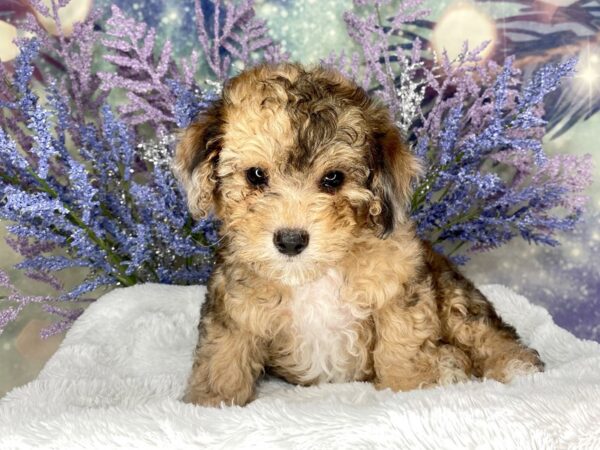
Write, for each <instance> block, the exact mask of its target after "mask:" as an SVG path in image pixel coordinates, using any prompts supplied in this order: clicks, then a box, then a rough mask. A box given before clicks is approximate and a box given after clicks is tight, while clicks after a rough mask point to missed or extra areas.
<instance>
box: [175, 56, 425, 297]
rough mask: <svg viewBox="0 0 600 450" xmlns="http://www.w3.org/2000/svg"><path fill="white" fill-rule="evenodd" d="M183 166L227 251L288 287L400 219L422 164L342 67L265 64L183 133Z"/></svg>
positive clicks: (178, 163)
mask: <svg viewBox="0 0 600 450" xmlns="http://www.w3.org/2000/svg"><path fill="white" fill-rule="evenodd" d="M175 169H176V173H177V174H178V176H179V178H180V179H181V180H182V181H183V183H184V186H185V187H186V190H187V193H188V203H189V207H190V210H191V211H192V213H193V214H194V215H195V216H197V217H202V216H204V215H206V214H207V213H209V212H210V211H214V213H215V214H216V216H217V217H218V218H219V219H220V220H221V221H222V223H223V225H222V229H221V234H222V235H223V236H224V242H225V243H226V250H227V251H228V252H230V253H231V254H233V256H234V258H235V260H236V261H238V262H241V263H245V264H247V265H249V266H251V267H252V268H254V269H255V271H256V272H257V273H259V274H261V275H263V276H267V277H269V278H271V279H277V280H279V281H281V282H283V283H286V284H290V285H298V284H303V283H305V282H307V281H311V280H313V279H315V278H318V277H319V276H320V275H321V274H322V273H323V272H324V271H325V270H326V269H327V268H328V267H330V266H332V265H335V263H336V262H338V261H339V260H340V259H342V258H343V257H344V255H345V254H347V253H348V251H349V250H350V249H351V248H352V245H353V242H355V240H356V237H357V236H358V235H359V234H361V233H364V232H365V231H366V232H370V233H374V234H376V235H377V236H379V237H381V238H384V237H385V236H387V235H388V234H389V233H390V232H392V231H393V229H394V226H395V225H396V223H397V222H398V221H400V220H403V218H404V215H403V214H404V208H405V202H406V200H407V199H408V196H409V191H410V183H411V179H412V177H413V175H414V174H415V172H416V164H415V161H414V159H413V158H412V156H411V155H410V153H409V152H408V151H407V149H406V147H405V146H404V145H403V144H402V142H401V140H400V137H399V135H398V132H397V131H396V129H395V127H394V125H393V124H392V123H391V121H390V118H389V114H388V112H387V110H385V108H383V107H381V106H380V105H378V104H376V103H375V102H373V101H372V100H371V99H369V98H368V97H367V96H366V94H365V93H364V91H363V90H362V89H360V88H358V87H357V86H356V85H354V84H353V83H352V82H350V81H348V80H347V79H345V78H344V77H342V76H341V75H340V74H338V73H337V72H333V71H331V70H326V69H322V68H318V69H314V70H312V71H305V70H304V69H302V68H301V67H300V66H298V65H293V64H280V65H277V66H259V67H256V68H254V69H251V70H248V71H246V72H244V73H242V74H240V75H239V76H237V77H235V78H233V79H232V80H230V82H229V83H227V84H226V86H225V87H224V91H223V98H222V100H220V101H218V102H217V103H215V104H214V105H213V106H212V107H211V108H209V110H207V111H206V112H204V113H203V114H202V115H201V116H200V117H199V118H198V119H197V121H196V122H195V123H194V124H192V125H191V126H190V127H189V128H188V129H187V130H186V131H185V132H184V134H183V136H182V138H181V140H180V143H179V146H178V148H177V154H176V158H175Z"/></svg>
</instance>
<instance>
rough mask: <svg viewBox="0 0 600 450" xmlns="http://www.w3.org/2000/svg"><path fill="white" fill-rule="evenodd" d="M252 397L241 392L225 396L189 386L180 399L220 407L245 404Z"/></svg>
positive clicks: (195, 403)
mask: <svg viewBox="0 0 600 450" xmlns="http://www.w3.org/2000/svg"><path fill="white" fill-rule="evenodd" d="M252 399H253V397H252V395H243V394H242V393H239V394H238V395H230V396H225V395H221V394H217V393H215V392H211V391H209V390H205V389H198V388H192V387H190V388H188V390H187V391H186V393H185V395H184V396H183V398H182V399H181V400H182V401H183V402H184V403H190V404H192V405H197V406H206V407H209V408H221V407H223V406H245V405H246V404H248V403H249V402H250V401H252Z"/></svg>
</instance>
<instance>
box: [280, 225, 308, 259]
mask: <svg viewBox="0 0 600 450" xmlns="http://www.w3.org/2000/svg"><path fill="white" fill-rule="evenodd" d="M273 243H274V244H275V247H277V250H279V252H280V253H283V254H284V255H288V256H295V255H298V254H300V253H302V250H304V249H305V248H306V246H307V245H308V233H307V232H306V231H304V230H300V229H297V228H295V229H291V228H282V229H281V230H277V231H276V232H275V234H274V235H273Z"/></svg>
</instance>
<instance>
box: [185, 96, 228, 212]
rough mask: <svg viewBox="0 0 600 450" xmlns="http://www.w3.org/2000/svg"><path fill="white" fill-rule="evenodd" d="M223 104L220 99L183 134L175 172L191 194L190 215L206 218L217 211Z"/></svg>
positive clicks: (189, 199)
mask: <svg viewBox="0 0 600 450" xmlns="http://www.w3.org/2000/svg"><path fill="white" fill-rule="evenodd" d="M222 108H223V102H222V101H221V100H217V101H216V102H214V103H213V104H212V105H211V106H210V107H209V108H207V109H206V110H205V111H203V112H202V113H201V114H200V115H199V116H198V117H197V118H196V119H195V120H194V122H193V123H192V124H191V125H189V126H188V127H187V128H186V129H185V130H184V131H183V133H182V135H181V137H180V139H179V142H178V144H177V149H176V151H175V158H174V160H173V171H174V172H175V175H176V176H177V178H178V179H179V180H180V181H181V183H182V184H183V187H184V188H185V190H186V192H187V201H188V207H189V210H190V213H191V214H192V216H193V217H195V218H197V219H198V218H203V217H206V216H207V215H208V214H209V213H210V212H211V210H212V209H213V208H214V198H215V195H214V194H215V189H216V188H217V180H216V178H215V169H216V165H217V162H218V160H219V152H220V150H221V140H222V136H223V131H222V128H223V127H222V126H223V121H224V119H223V115H222Z"/></svg>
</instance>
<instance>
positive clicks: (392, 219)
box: [369, 120, 420, 239]
mask: <svg viewBox="0 0 600 450" xmlns="http://www.w3.org/2000/svg"><path fill="white" fill-rule="evenodd" d="M386 122H387V125H385V126H384V128H383V129H381V128H380V130H379V131H376V132H375V133H374V136H373V144H372V151H373V155H372V156H373V158H372V161H371V163H372V167H371V175H370V177H369V187H370V190H371V192H373V194H374V196H375V201H374V202H373V203H372V205H371V207H370V209H369V214H370V215H371V220H372V222H373V223H374V224H375V225H376V226H377V228H378V233H379V237H380V238H382V239H385V238H386V237H387V236H389V235H390V234H391V233H392V231H393V230H394V228H395V227H396V225H397V224H398V223H401V222H403V221H405V220H407V218H408V205H409V202H410V198H411V195H412V183H413V181H414V180H415V178H416V177H417V176H418V175H419V173H420V166H419V164H418V162H417V159H416V158H415V157H414V156H413V154H412V153H411V151H410V149H409V148H408V145H407V144H406V143H405V142H404V139H403V138H402V136H401V135H400V131H399V130H398V129H397V128H396V126H395V125H394V124H392V123H391V122H390V121H389V120H386Z"/></svg>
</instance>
